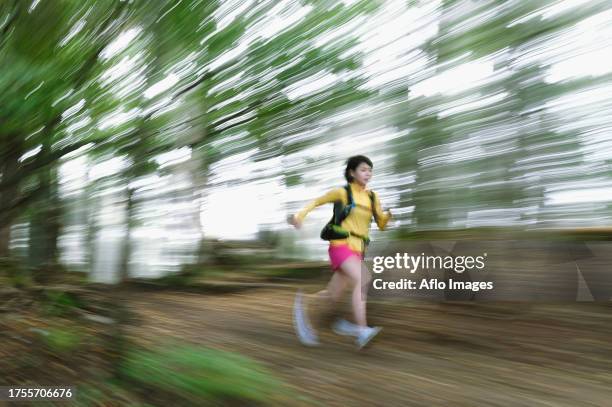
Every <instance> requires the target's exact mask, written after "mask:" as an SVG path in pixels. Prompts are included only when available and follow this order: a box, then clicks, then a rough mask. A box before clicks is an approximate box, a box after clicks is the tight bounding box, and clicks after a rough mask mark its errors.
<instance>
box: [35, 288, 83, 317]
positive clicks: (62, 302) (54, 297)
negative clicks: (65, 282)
mask: <svg viewBox="0 0 612 407" xmlns="http://www.w3.org/2000/svg"><path fill="white" fill-rule="evenodd" d="M82 306H83V304H82V303H81V301H80V300H79V299H78V298H77V297H75V296H74V295H73V294H70V293H67V292H63V291H45V297H44V299H43V309H44V311H45V313H46V314H48V315H53V316H62V315H67V314H69V313H71V312H72V311H74V310H75V309H77V308H80V307H82Z"/></svg>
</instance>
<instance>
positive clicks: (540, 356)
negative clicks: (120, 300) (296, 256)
mask: <svg viewBox="0 0 612 407" xmlns="http://www.w3.org/2000/svg"><path fill="white" fill-rule="evenodd" d="M323 284H324V282H323V281H310V282H308V283H300V284H299V287H301V288H304V289H305V290H306V291H307V292H315V291H317V290H318V289H320V288H321V287H322V286H323ZM297 287H298V285H297V284H296V285H295V286H294V287H291V286H281V287H272V288H269V289H266V288H258V289H252V290H247V291H242V292H238V293H233V294H222V295H203V294H199V293H185V292H172V291H158V292H135V293H133V294H132V295H131V297H130V301H129V305H130V308H131V310H132V311H134V312H135V313H136V314H137V315H138V318H139V320H140V323H139V324H137V325H134V326H133V328H132V329H131V330H130V335H131V336H132V337H133V338H134V340H136V341H140V342H141V343H143V344H145V345H147V346H151V345H155V344H160V345H162V344H164V343H167V341H168V340H169V339H180V340H183V341H188V342H189V343H192V344H195V345H204V346H207V347H213V348H219V349H223V350H229V351H232V352H239V353H241V354H244V355H248V356H249V357H251V358H254V359H256V360H258V361H260V362H261V363H263V364H264V365H266V366H267V367H269V368H270V370H271V371H273V372H274V373H275V374H276V375H277V376H278V377H280V378H282V379H284V380H285V382H287V383H288V384H289V385H290V386H291V387H292V388H293V389H295V391H296V393H297V394H301V395H303V396H304V398H302V399H296V400H295V405H323V406H347V405H350V406H434V405H453V406H480V405H482V406H603V405H609V403H610V400H611V399H612V341H611V340H610V338H612V313H610V310H611V308H610V306H609V305H608V304H601V303H600V304H596V303H575V304H544V303H540V304H538V303H531V304H511V303H506V304H504V303H473V302H472V303H434V302H419V301H406V300H404V301H397V300H390V299H376V300H375V301H372V302H371V303H370V305H369V316H370V323H371V325H380V326H383V327H384V329H383V331H382V332H381V334H380V335H379V337H378V338H376V339H375V341H373V343H372V344H371V346H370V347H369V348H367V349H364V350H361V351H358V350H356V348H355V346H354V344H353V343H352V341H351V340H350V339H348V338H345V337H338V336H335V335H334V334H333V333H331V331H329V330H327V331H326V330H322V332H321V336H322V345H321V346H320V347H318V348H307V347H303V346H302V345H300V343H299V342H298V341H297V339H296V336H295V334H294V331H293V325H292V319H291V315H292V313H291V307H292V303H293V299H294V295H295V291H296V288H297Z"/></svg>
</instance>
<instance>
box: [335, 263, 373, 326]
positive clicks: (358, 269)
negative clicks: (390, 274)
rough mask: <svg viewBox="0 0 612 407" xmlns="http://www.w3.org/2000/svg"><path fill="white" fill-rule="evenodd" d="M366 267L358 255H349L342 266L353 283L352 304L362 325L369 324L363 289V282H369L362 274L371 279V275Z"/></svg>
mask: <svg viewBox="0 0 612 407" xmlns="http://www.w3.org/2000/svg"><path fill="white" fill-rule="evenodd" d="M364 267H365V265H363V262H362V261H361V260H360V259H358V258H356V257H349V258H348V259H347V260H345V261H344V263H342V265H341V266H340V268H341V269H342V272H343V273H344V275H345V276H346V277H348V278H349V279H350V281H351V283H352V290H353V291H352V305H353V314H354V316H355V323H357V325H359V326H362V327H365V326H367V320H366V293H365V290H362V287H363V284H364V283H367V281H364V280H363V277H362V275H364V277H366V278H367V279H368V280H369V275H368V274H366V273H364V271H367V270H365V269H363V268H364Z"/></svg>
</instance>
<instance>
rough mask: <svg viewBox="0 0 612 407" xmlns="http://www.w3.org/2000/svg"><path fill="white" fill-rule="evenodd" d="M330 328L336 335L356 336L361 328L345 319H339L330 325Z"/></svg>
mask: <svg viewBox="0 0 612 407" xmlns="http://www.w3.org/2000/svg"><path fill="white" fill-rule="evenodd" d="M332 330H333V331H334V333H335V334H337V335H344V336H358V335H359V333H360V332H361V330H360V329H359V325H357V324H353V323H352V322H349V321H347V320H346V319H339V320H337V321H336V322H335V323H334V324H333V325H332Z"/></svg>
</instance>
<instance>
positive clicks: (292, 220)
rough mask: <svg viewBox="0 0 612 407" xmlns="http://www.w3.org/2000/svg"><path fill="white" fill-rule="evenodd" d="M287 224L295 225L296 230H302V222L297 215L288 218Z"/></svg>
mask: <svg viewBox="0 0 612 407" xmlns="http://www.w3.org/2000/svg"><path fill="white" fill-rule="evenodd" d="M287 223H288V224H290V225H293V226H294V227H295V228H296V229H300V228H301V227H302V222H300V221H299V220H298V219H297V217H296V216H295V215H289V216H287Z"/></svg>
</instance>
